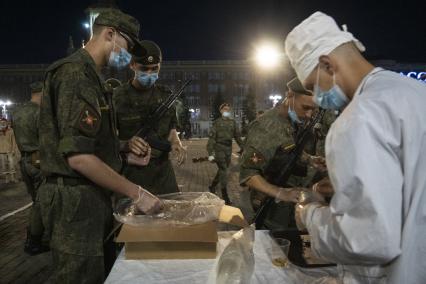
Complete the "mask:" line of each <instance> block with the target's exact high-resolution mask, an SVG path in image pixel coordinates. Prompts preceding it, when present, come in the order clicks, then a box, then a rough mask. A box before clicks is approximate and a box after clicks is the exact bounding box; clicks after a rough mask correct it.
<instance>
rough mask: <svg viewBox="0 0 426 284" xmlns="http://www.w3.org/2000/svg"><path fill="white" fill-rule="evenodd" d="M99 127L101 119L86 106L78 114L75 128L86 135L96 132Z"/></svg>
mask: <svg viewBox="0 0 426 284" xmlns="http://www.w3.org/2000/svg"><path fill="white" fill-rule="evenodd" d="M100 126H101V117H100V116H99V114H98V113H97V112H96V111H94V110H93V109H92V108H91V107H90V106H89V105H86V106H85V107H84V108H83V109H82V110H81V112H80V115H79V118H78V120H77V125H76V128H78V129H79V130H80V131H81V132H83V133H84V134H87V135H93V134H95V133H96V132H98V130H99V128H100Z"/></svg>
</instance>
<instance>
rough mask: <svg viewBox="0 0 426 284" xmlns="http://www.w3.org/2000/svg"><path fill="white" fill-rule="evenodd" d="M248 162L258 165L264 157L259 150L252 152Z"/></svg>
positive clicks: (262, 161)
mask: <svg viewBox="0 0 426 284" xmlns="http://www.w3.org/2000/svg"><path fill="white" fill-rule="evenodd" d="M249 162H250V164H252V165H258V164H261V163H264V162H265V157H264V156H263V155H262V153H260V152H257V151H255V152H253V154H252V155H251V157H250V159H249Z"/></svg>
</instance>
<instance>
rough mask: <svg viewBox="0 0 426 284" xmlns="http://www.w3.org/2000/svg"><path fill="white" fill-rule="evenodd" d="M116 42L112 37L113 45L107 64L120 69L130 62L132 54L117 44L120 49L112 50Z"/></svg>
mask: <svg viewBox="0 0 426 284" xmlns="http://www.w3.org/2000/svg"><path fill="white" fill-rule="evenodd" d="M116 44H117V43H116V42H115V39H114V46H113V48H112V51H111V53H110V54H109V60H108V66H110V67H114V68H117V69H119V70H121V69H123V68H125V67H126V66H127V65H129V64H130V60H131V59H132V55H131V54H130V53H129V52H128V51H127V50H126V49H125V48H123V47H121V46H119V45H118V44H117V45H118V46H119V47H120V51H118V52H117V51H114V49H115V45H116Z"/></svg>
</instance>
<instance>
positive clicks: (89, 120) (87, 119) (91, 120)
mask: <svg viewBox="0 0 426 284" xmlns="http://www.w3.org/2000/svg"><path fill="white" fill-rule="evenodd" d="M85 114H86V117H85V118H83V119H82V120H81V121H82V122H85V123H86V124H87V125H89V126H90V127H93V124H94V123H95V122H96V121H97V120H98V119H97V118H96V117H93V116H91V115H90V113H89V111H88V110H86V112H85Z"/></svg>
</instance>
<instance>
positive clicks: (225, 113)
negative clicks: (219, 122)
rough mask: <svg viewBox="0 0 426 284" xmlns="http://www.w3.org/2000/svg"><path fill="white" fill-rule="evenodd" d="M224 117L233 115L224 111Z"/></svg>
mask: <svg viewBox="0 0 426 284" xmlns="http://www.w3.org/2000/svg"><path fill="white" fill-rule="evenodd" d="M222 116H223V117H231V113H230V112H229V111H224V112H223V113H222Z"/></svg>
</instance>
